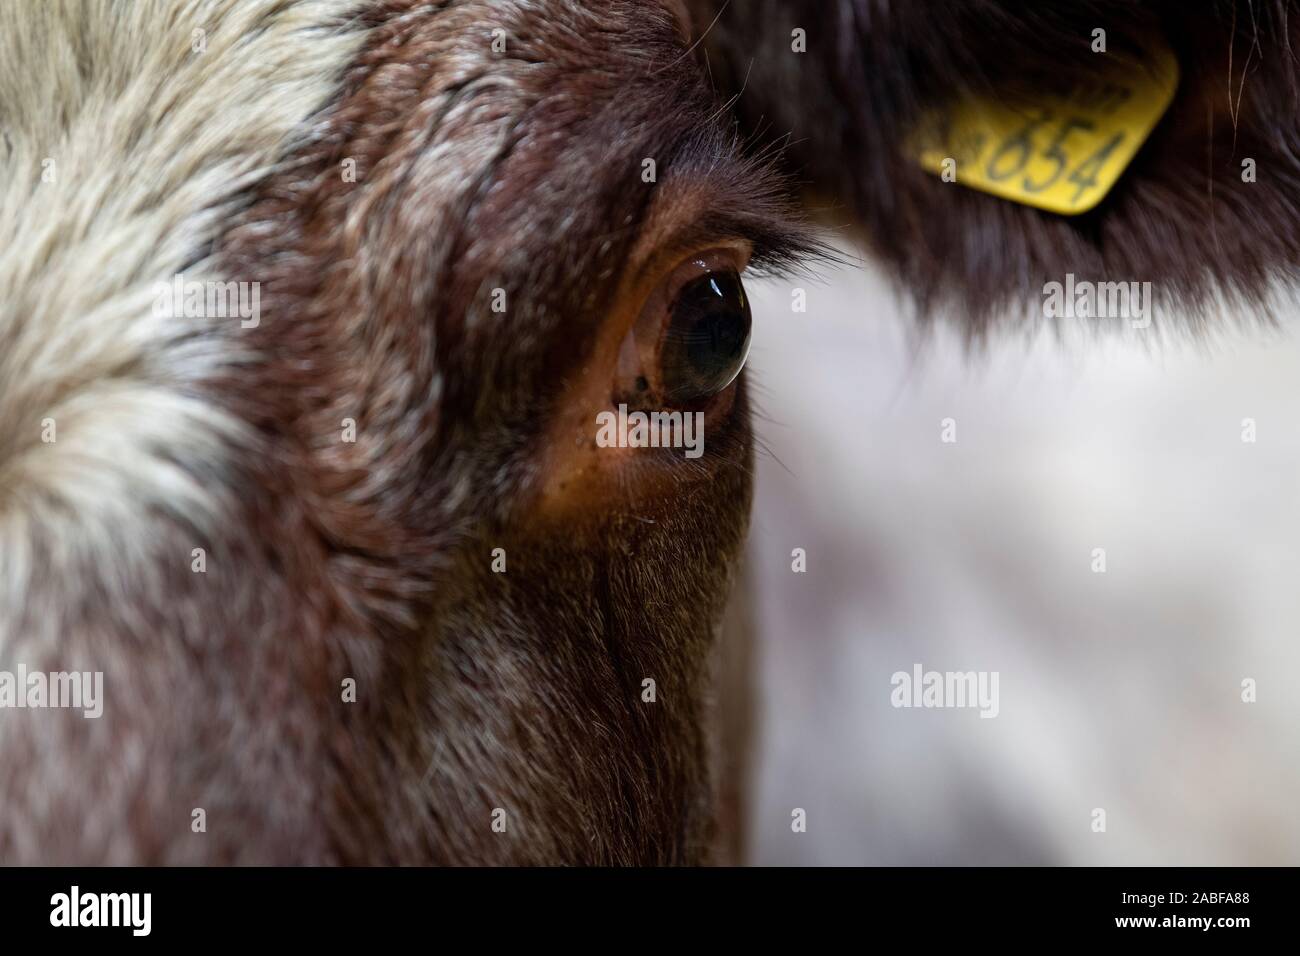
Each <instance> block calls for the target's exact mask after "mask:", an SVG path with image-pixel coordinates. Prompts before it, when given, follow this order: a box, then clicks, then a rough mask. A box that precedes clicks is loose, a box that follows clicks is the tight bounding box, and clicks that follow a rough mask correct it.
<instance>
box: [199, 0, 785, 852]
mask: <svg viewBox="0 0 1300 956" xmlns="http://www.w3.org/2000/svg"><path fill="white" fill-rule="evenodd" d="M404 7H405V5H404V4H394V5H393V6H391V7H389V8H385V9H381V10H379V11H377V12H376V13H375V14H374V18H375V21H374V22H375V23H376V24H378V27H377V33H376V35H375V37H374V40H373V42H372V43H371V44H370V48H369V51H368V52H367V53H366V54H365V56H364V57H363V58H362V60H361V61H360V62H359V63H358V64H357V65H356V67H355V69H354V71H353V73H352V75H351V76H350V77H349V78H348V81H347V84H346V92H345V94H344V96H343V98H342V101H341V102H340V103H339V104H338V106H337V108H336V109H334V110H333V111H331V113H330V114H329V115H328V116H325V117H322V119H321V121H320V123H319V125H318V127H317V130H316V131H315V134H314V136H313V140H312V143H311V145H310V146H309V147H307V148H306V149H305V150H304V151H303V153H302V155H301V156H299V157H296V158H294V159H293V160H292V161H291V163H290V166H289V169H288V170H287V171H286V172H285V173H284V174H283V176H281V177H279V178H277V179H276V180H274V181H272V182H270V183H268V184H266V186H265V187H263V188H262V189H261V190H259V197H258V198H257V200H256V202H255V203H254V204H253V205H252V207H251V209H250V211H249V212H248V214H247V216H246V217H245V221H244V222H243V223H242V224H241V225H240V226H238V227H237V228H236V229H234V230H233V231H232V233H231V235H230V238H229V242H228V252H227V255H228V256H229V262H230V271H231V272H232V274H235V275H240V276H244V275H247V276H250V277H256V278H258V279H260V280H262V281H263V282H264V283H265V286H264V287H265V288H266V290H267V292H266V297H265V298H264V310H265V312H266V313H267V314H268V315H269V316H271V320H270V321H268V322H265V323H264V325H263V327H262V329H261V330H259V334H258V336H257V337H256V338H255V340H254V343H253V345H254V347H255V349H256V358H255V359H254V360H253V361H252V362H251V363H250V364H249V365H248V366H246V367H241V368H239V369H238V370H237V372H236V374H234V375H232V377H231V379H230V380H229V381H228V382H223V383H220V384H219V385H218V387H217V389H216V390H215V393H214V395H215V397H216V398H217V399H218V400H220V401H223V402H228V403H230V405H231V406H232V407H233V408H235V409H236V410H237V411H238V413H239V414H240V416H241V417H243V418H245V419H246V420H249V421H252V422H254V423H256V424H257V426H258V427H259V429H260V431H261V433H262V435H263V436H264V441H265V447H264V450H263V451H262V453H260V454H258V455H257V456H256V461H257V462H258V468H257V470H256V471H254V472H250V473H249V474H248V475H246V476H244V479H243V480H244V484H245V486H246V487H250V488H255V489H259V491H258V493H256V494H254V495H250V496H248V497H247V498H246V499H245V502H246V509H247V510H246V513H245V516H244V519H243V520H244V522H245V527H247V528H248V529H250V531H251V530H252V529H256V533H257V536H258V537H259V538H260V540H261V541H262V542H263V546H262V549H261V551H260V553H259V554H255V555H249V556H247V557H246V558H245V560H246V561H247V562H249V564H250V565H251V566H250V567H249V569H248V570H247V571H246V572H245V573H247V574H248V575H249V576H250V577H254V578H256V579H258V580H259V581H262V582H264V585H265V587H266V588H268V589H274V590H278V591H280V592H281V594H282V599H281V600H279V601H276V602H274V604H275V606H276V607H277V608H278V613H277V614H275V615H274V616H272V617H271V618H270V619H269V620H265V621H262V622H261V623H260V624H254V623H252V622H250V621H249V620H248V619H247V618H244V619H241V620H240V621H239V625H238V626H239V627H240V628H241V629H248V628H250V627H254V628H256V630H257V632H259V633H260V634H261V636H260V637H256V638H254V637H250V636H245V637H244V638H243V640H245V641H246V642H247V643H249V644H250V645H253V646H266V647H271V646H275V645H277V644H278V646H279V648H280V650H279V652H278V654H279V657H280V660H279V661H278V662H277V663H275V664H273V665H271V668H272V670H273V671H275V672H279V673H283V672H284V671H285V670H286V669H296V670H297V671H298V673H299V676H298V680H299V681H300V682H301V686H302V687H303V688H304V693H303V694H302V695H301V697H300V698H299V699H298V700H297V701H295V702H293V703H292V705H291V707H292V709H293V710H295V711H297V713H298V722H297V726H296V731H295V734H294V736H295V738H296V739H298V740H300V741H302V742H303V744H304V746H303V748H302V749H300V750H299V751H298V752H297V753H295V754H293V755H292V756H290V755H288V754H281V755H280V756H279V759H281V760H289V759H294V760H299V761H301V762H302V765H301V766H300V767H299V768H298V769H297V770H295V771H293V774H294V775H301V777H302V778H303V779H306V780H308V781H310V782H311V786H312V787H313V789H314V790H315V797H316V801H318V803H317V805H316V807H315V809H314V816H315V819H316V826H317V827H318V828H319V829H320V830H321V831H322V835H321V836H319V837H317V838H315V839H313V840H311V841H310V842H309V843H308V844H307V847H308V848H310V849H309V850H307V851H306V852H304V849H305V848H304V846H303V844H301V843H293V844H286V843H283V842H281V841H279V840H273V842H271V843H270V844H269V845H268V844H264V843H263V844H259V843H256V842H253V843H251V844H248V843H246V844H244V845H243V846H244V849H242V850H235V849H234V848H233V847H232V848H231V853H230V855H231V856H232V857H233V858H249V857H261V858H279V859H283V858H286V857H288V858H295V859H324V860H338V861H348V862H361V861H367V862H395V861H408V862H409V861H438V862H476V863H506V862H514V863H559V862H568V863H580V862H585V863H631V862H640V863H687V862H699V861H702V860H704V859H706V858H707V852H708V848H709V844H710V841H711V839H712V829H713V817H712V812H711V803H712V798H711V793H710V791H711V783H710V777H709V771H708V766H707V760H706V744H707V741H706V736H705V728H706V724H707V721H706V711H707V708H708V706H709V682H708V678H709V659H710V654H711V650H712V647H713V634H714V633H715V630H716V627H717V624H718V621H719V618H720V615H721V613H722V609H723V603H724V601H725V597H726V594H727V591H728V581H729V578H730V566H731V563H732V560H733V559H734V557H735V556H736V555H737V553H738V551H739V548H740V544H741V541H742V537H743V532H744V528H745V525H746V514H747V509H748V502H749V494H750V492H749V483H750V480H749V454H750V453H749V441H750V440H749V430H748V423H747V421H746V418H745V414H744V407H743V403H742V405H741V406H739V407H738V408H737V409H736V413H735V416H734V418H733V421H732V425H731V426H730V427H729V428H728V430H727V432H726V433H725V434H718V435H711V436H710V451H709V455H708V461H707V463H706V466H705V468H704V469H702V470H698V471H689V470H684V469H679V473H678V474H677V476H676V477H675V480H674V482H673V485H672V492H671V497H670V498H663V497H659V496H655V495H649V496H647V495H637V494H636V493H635V492H634V493H633V494H632V495H631V497H630V498H629V499H628V500H627V501H626V502H625V503H624V504H623V507H622V509H620V510H612V511H611V510H609V509H607V508H602V507H599V506H597V505H595V503H593V505H592V507H591V508H589V509H583V510H582V511H581V512H580V513H579V515H578V516H577V517H576V518H575V519H574V520H572V521H564V522H548V521H546V520H539V519H537V517H536V516H535V515H533V514H532V513H531V512H530V507H531V502H532V501H533V500H534V498H535V495H536V493H537V490H538V489H537V487H536V482H537V474H536V468H537V464H536V463H537V461H538V457H539V455H540V453H541V451H542V450H543V449H542V447H541V442H542V441H543V437H544V428H545V426H546V425H547V424H548V422H549V421H550V419H551V408H552V405H553V403H554V402H556V401H557V400H558V398H559V396H560V394H561V388H562V386H563V385H564V383H565V382H566V380H567V379H568V378H569V377H570V375H571V374H573V373H574V372H575V370H576V369H577V368H578V367H579V365H580V363H581V362H582V361H583V360H584V358H585V355H586V350H587V349H588V348H589V347H590V345H591V343H592V341H593V336H594V332H595V330H596V329H597V328H598V327H599V323H601V322H602V321H603V320H604V317H605V315H606V310H607V308H608V304H609V299H610V296H611V295H612V294H613V291H614V287H615V284H616V282H617V281H618V280H619V278H620V276H621V274H622V268H623V264H624V262H625V259H626V256H627V253H628V249H629V247H630V244H631V242H632V240H633V239H634V238H635V236H636V232H637V225H638V223H639V222H640V219H641V216H642V214H643V211H644V209H645V208H646V205H647V203H648V201H649V199H650V196H651V195H652V191H653V190H654V189H660V190H673V189H682V188H687V187H698V186H707V187H708V189H709V190H710V191H711V195H712V196H713V203H712V209H713V212H712V214H710V216H707V217H705V218H704V219H703V220H702V221H701V222H699V223H696V224H695V226H696V227H697V228H698V229H700V230H704V231H705V232H706V233H711V234H713V235H716V236H717V237H718V238H722V237H725V236H730V235H741V236H745V237H748V238H752V239H753V240H755V241H756V242H757V243H758V246H759V253H760V257H759V262H760V265H762V264H767V265H780V264H783V263H786V262H788V261H789V257H790V256H791V255H792V254H794V253H797V252H799V251H800V250H801V249H802V248H803V246H802V245H801V242H802V240H801V237H800V236H799V235H798V233H795V232H791V231H790V228H789V226H788V225H787V223H788V222H790V221H792V220H791V217H790V211H789V210H788V209H787V208H785V207H783V206H782V205H781V204H780V203H779V202H778V201H776V200H775V199H774V198H773V197H774V195H776V194H777V184H776V183H775V181H774V180H772V179H771V178H770V177H769V175H768V174H767V173H766V172H765V171H764V170H763V169H762V167H760V166H758V165H755V164H754V163H751V162H746V161H742V160H741V159H740V158H739V155H738V154H737V152H736V149H735V145H734V144H733V142H732V141H731V139H730V138H729V136H728V135H727V134H726V133H725V132H724V131H723V128H722V126H721V124H720V122H719V120H718V119H717V117H716V113H715V104H714V103H713V101H712V99H711V97H710V95H709V91H708V89H707V87H706V86H705V84H704V83H703V80H702V77H701V76H700V74H699V73H698V72H697V71H696V69H695V65H694V63H693V62H692V61H691V59H690V58H689V57H687V56H686V55H685V44H684V42H683V41H682V39H681V38H680V36H679V33H678V28H677V27H676V26H675V24H674V22H673V21H672V19H671V18H670V17H669V16H668V15H667V14H666V13H665V12H664V11H663V10H661V9H659V8H658V7H654V6H647V5H646V4H639V3H637V4H634V3H622V2H616V3H608V4H603V5H601V7H600V8H599V9H595V8H594V7H592V6H591V5H589V4H578V3H572V2H561V0H555V2H550V3H546V4H536V3H532V4H528V5H521V6H520V7H518V8H516V6H515V5H514V4H510V3H492V4H474V3H462V4H456V5H454V6H451V7H449V8H448V9H447V10H445V11H438V12H428V11H424V12H421V11H420V10H419V8H416V9H415V11H414V12H412V13H410V14H407V13H406V12H405V9H404ZM495 26H502V27H504V28H505V29H506V30H507V31H508V33H509V35H510V37H511V38H512V39H511V45H510V48H509V52H508V54H507V55H505V56H486V55H485V51H484V46H485V41H484V37H485V36H486V35H487V33H488V31H489V29H490V28H491V27H495ZM394 40H399V41H400V42H398V43H394V42H393V41H394ZM484 142H490V143H491V145H490V147H488V148H484V147H483V146H482V145H481V144H482V143H484ZM643 156H653V157H655V158H656V159H657V160H658V163H659V168H660V182H659V184H658V185H657V186H655V187H650V186H646V185H645V184H643V183H641V181H640V178H639V171H640V165H639V164H640V158H641V157H643ZM346 157H354V158H356V159H357V161H358V169H359V176H358V182H357V183H356V184H348V183H344V182H342V181H341V178H340V176H339V168H340V162H341V161H342V160H343V159H344V158H346ZM575 264H578V266H579V267H578V268H576V269H575V268H574V265H575ZM498 285H499V286H502V287H504V288H506V289H507V291H508V294H509V301H510V302H511V307H510V309H509V311H508V313H507V314H505V315H497V314H494V313H492V312H491V311H490V309H489V301H490V290H491V289H492V288H493V287H495V286H498ZM345 417H353V418H355V419H356V420H357V422H358V427H359V433H360V434H359V439H358V442H357V443H356V444H355V445H341V444H339V443H338V442H337V440H336V436H337V434H338V430H339V424H340V421H341V420H342V419H343V418H345ZM495 547H502V548H505V549H506V552H507V554H508V561H509V564H508V567H509V570H508V573H506V574H504V575H503V574H494V573H491V571H490V568H489V565H490V560H491V549H492V548H495ZM254 568H256V569H257V570H254ZM345 676H353V677H355V678H356V679H357V682H358V685H359V687H360V688H361V695H360V699H359V702H358V703H357V704H356V705H351V706H349V705H344V704H341V703H339V693H338V683H339V681H340V679H341V678H343V677H345ZM645 677H653V678H655V679H656V681H657V682H658V685H659V695H660V699H659V702H658V703H655V704H645V703H642V701H641V699H640V691H641V681H642V679H643V678H645ZM282 719H284V720H286V721H287V720H290V717H289V716H287V715H285V716H283V717H282ZM286 785H288V784H286ZM274 799H275V798H272V799H271V800H270V801H269V802H274ZM496 807H500V808H502V809H504V810H505V811H506V812H507V814H508V828H507V832H506V833H505V834H497V833H494V832H492V830H491V829H490V823H491V814H492V810H493V808H496Z"/></svg>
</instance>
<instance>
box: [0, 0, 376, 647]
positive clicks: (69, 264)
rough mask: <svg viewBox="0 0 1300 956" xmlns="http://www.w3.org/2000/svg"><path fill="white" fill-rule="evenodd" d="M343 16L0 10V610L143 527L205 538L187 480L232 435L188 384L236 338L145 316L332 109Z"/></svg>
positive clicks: (101, 568) (121, 555)
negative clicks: (155, 519) (188, 526)
mask: <svg viewBox="0 0 1300 956" xmlns="http://www.w3.org/2000/svg"><path fill="white" fill-rule="evenodd" d="M352 6H353V4H352V3H350V2H347V0H209V2H195V0H190V2H184V0H132V2H128V3H110V2H108V0H66V2H56V0H49V2H44V0H43V2H38V3H6V4H0V170H2V171H3V177H2V178H0V237H3V245H2V247H0V290H3V292H2V293H0V608H5V609H14V608H16V607H19V606H21V605H20V602H21V601H23V600H28V601H35V600H37V597H38V596H37V595H35V594H33V593H32V588H33V585H34V584H37V583H39V581H36V580H34V579H33V575H35V574H39V575H55V576H62V575H65V574H74V573H75V574H81V575H85V574H87V573H90V574H98V575H99V576H100V578H101V581H100V583H102V584H104V585H108V586H110V587H111V586H112V583H113V579H114V578H115V577H116V576H122V577H130V574H131V572H132V569H131V564H132V563H133V562H134V561H136V560H137V559H139V558H140V556H141V553H142V549H143V547H144V545H145V543H144V542H140V541H138V540H136V536H137V535H138V534H139V532H138V530H137V529H138V528H139V526H140V525H141V523H142V519H143V517H144V516H145V515H146V513H148V512H149V511H150V509H164V510H166V511H170V512H171V513H173V514H178V515H181V516H183V517H184V518H185V520H187V521H189V522H191V523H193V524H195V525H196V526H198V527H203V526H204V524H205V523H210V522H213V521H215V520H216V518H217V516H218V514H219V512H220V509H221V497H220V494H219V493H218V492H216V491H214V490H213V489H214V487H215V486H216V483H215V482H208V481H205V480H202V479H200V478H197V477H196V474H203V475H208V476H214V475H216V476H219V475H220V473H221V469H222V467H223V456H224V455H225V454H226V452H225V451H224V449H226V448H227V447H228V442H229V440H231V439H233V438H237V432H238V427H237V425H236V423H234V422H233V421H231V420H229V419H227V418H226V417H225V416H224V415H223V414H222V413H220V412H219V411H217V410H216V409H214V408H212V407H210V406H209V405H206V404H205V403H203V402H202V401H201V400H199V399H198V398H197V397H195V396H194V395H193V394H192V393H191V392H190V391H189V389H187V386H188V385H190V384H192V383H194V382H196V381H198V380H200V379H201V378H203V377H204V376H205V375H208V374H210V373H211V372H212V371H213V370H214V369H215V368H217V367H219V364H220V363H221V362H223V360H226V359H228V358H229V357H230V356H231V355H232V354H233V351H234V350H235V349H236V348H237V347H238V336H239V328H238V320H237V319H215V320H204V319H192V318H191V319H185V318H158V317H155V316H154V314H153V309H152V303H153V289H154V285H155V283H158V282H166V281H168V280H170V278H171V277H172V276H173V275H174V274H175V273H178V272H182V271H183V272H184V274H185V277H186V279H187V280H198V281H203V280H209V279H215V278H221V277H218V276H214V275H212V274H211V267H210V264H209V263H208V262H206V261H204V258H203V257H204V256H205V255H206V254H207V251H208V250H210V248H211V246H212V243H213V241H214V239H215V238H216V237H217V236H218V235H219V234H220V232H221V230H222V228H223V226H224V224H225V222H226V221H227V219H228V217H229V215H230V212H231V209H232V207H231V203H232V201H233V200H235V199H237V197H238V196H239V194H240V191H241V190H243V189H245V188H246V187H247V186H249V185H250V184H251V183H254V182H256V181H257V180H258V179H259V178H261V177H263V176H264V175H266V174H267V172H268V171H269V170H270V169H271V168H273V167H274V164H275V163H276V162H277V160H278V159H280V158H281V157H282V156H283V155H284V154H285V152H286V150H287V149H288V148H289V147H290V145H291V143H292V141H293V137H294V136H295V134H296V133H297V132H298V131H300V130H301V129H302V124H303V122H304V121H305V120H306V119H308V118H309V117H310V116H311V115H312V114H313V113H315V112H316V111H318V110H319V109H321V108H322V107H323V106H324V105H325V104H327V103H328V102H329V101H330V99H331V97H332V96H333V95H334V94H335V92H336V90H337V87H338V82H339V78H340V75H341V72H342V70H343V68H344V67H345V66H346V65H347V63H348V62H349V61H350V60H351V59H352V58H353V57H354V56H355V54H356V52H357V49H358V47H359V44H360V43H361V41H362V39H363V37H362V34H361V33H360V31H358V30H356V29H353V28H351V27H350V26H349V25H348V24H347V22H346V16H347V14H348V12H349V10H350V9H351V7H352ZM196 30H202V31H203V33H202V34H201V37H202V40H203V44H204V45H205V46H206V49H204V50H203V51H201V52H195V51H194V49H193V47H194V45H195V41H196V37H198V36H200V35H198V34H196V33H195V31H196ZM271 76H274V78H275V82H274V83H269V82H267V77H271ZM44 160H53V162H54V175H55V181H53V182H43V181H42V172H43V169H45V168H47V167H46V166H43V161H44ZM225 278H233V279H241V278H244V277H238V276H234V277H225ZM232 324H233V326H234V328H231V325H232ZM46 419H53V420H54V423H55V429H56V432H55V435H56V441H55V442H54V443H52V444H47V443H43V442H42V440H41V436H42V431H43V425H42V423H43V422H44V421H45V420H46ZM36 547H40V548H42V549H46V550H48V551H49V552H50V553H49V555H47V557H48V559H49V560H48V562H41V563H40V565H39V567H38V566H36V565H34V563H33V553H34V549H35V548H36ZM178 560H188V558H187V557H186V556H184V555H181V556H178ZM124 565H125V567H124ZM144 570H145V569H144V568H140V569H139V572H140V573H144ZM77 583H78V582H72V581H63V582H62V585H63V587H73V586H75V585H76V584H77ZM82 583H84V582H82ZM136 584H137V586H138V584H139V581H138V580H137V581H136ZM110 593H111V592H110ZM49 599H50V601H51V602H52V606H51V607H50V608H49V610H51V611H53V612H57V596H56V595H54V594H51V595H50V596H49ZM15 619H16V616H15V615H14V614H13V613H12V611H11V613H10V614H8V615H0V658H13V657H14V656H15V655H16V654H18V653H20V652H19V651H18V650H17V648H16V647H15V645H14V643H13V642H14V641H15V640H17V639H19V638H23V637H32V636H33V635H30V634H9V635H6V633H5V631H6V626H7V625H6V621H7V622H8V627H12V626H13V623H14V620H15ZM6 638H7V639H6Z"/></svg>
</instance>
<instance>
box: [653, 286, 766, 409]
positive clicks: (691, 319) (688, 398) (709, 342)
mask: <svg viewBox="0 0 1300 956" xmlns="http://www.w3.org/2000/svg"><path fill="white" fill-rule="evenodd" d="M750 325H751V321H750V314H749V300H748V299H747V298H746V297H745V287H744V286H743V285H742V284H741V281H740V273H738V272H736V271H735V270H734V269H727V270H725V271H718V272H706V273H705V274H704V275H702V276H700V277H699V278H696V279H692V280H691V281H689V282H687V283H686V284H685V285H683V286H682V287H681V288H680V289H679V290H678V292H677V295H676V298H675V299H674V300H673V302H672V305H671V306H670V307H669V309H668V327H667V329H666V331H665V332H664V337H663V344H662V346H661V347H660V349H659V374H660V381H661V382H662V383H663V397H664V401H665V403H666V404H668V405H671V406H675V407H687V406H691V405H696V404H699V403H700V402H703V401H707V400H708V399H710V398H712V397H713V396H714V395H716V394H718V393H719V392H721V391H722V390H723V389H724V388H726V387H727V386H728V385H730V384H731V383H732V382H733V381H735V379H736V376H737V375H739V374H740V370H741V369H742V368H744V365H745V357H746V356H747V355H748V354H749V335H750Z"/></svg>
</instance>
